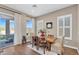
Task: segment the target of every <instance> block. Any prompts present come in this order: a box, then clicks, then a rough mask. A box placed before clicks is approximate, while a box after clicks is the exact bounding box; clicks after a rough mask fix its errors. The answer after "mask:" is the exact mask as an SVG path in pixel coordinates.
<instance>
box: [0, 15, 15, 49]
mask: <svg viewBox="0 0 79 59" xmlns="http://www.w3.org/2000/svg"><path fill="white" fill-rule="evenodd" d="M13 40H14V21H13V20H10V19H9V18H8V19H7V18H3V17H1V16H0V48H3V47H7V46H9V45H12V44H13Z"/></svg>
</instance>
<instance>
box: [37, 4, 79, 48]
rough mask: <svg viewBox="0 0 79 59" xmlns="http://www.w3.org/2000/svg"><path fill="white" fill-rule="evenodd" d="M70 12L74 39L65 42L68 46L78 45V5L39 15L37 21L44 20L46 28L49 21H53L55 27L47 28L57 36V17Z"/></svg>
mask: <svg viewBox="0 0 79 59" xmlns="http://www.w3.org/2000/svg"><path fill="white" fill-rule="evenodd" d="M68 14H72V23H73V24H72V40H65V41H64V43H65V44H66V45H68V46H73V47H78V41H79V40H77V5H73V6H70V7H67V8H64V9H61V10H57V11H55V12H52V13H49V14H47V15H44V16H40V17H37V18H36V19H37V21H39V20H44V28H46V26H45V24H46V22H47V21H52V22H53V28H52V29H50V30H49V29H47V30H48V32H49V33H51V34H53V35H55V36H57V17H59V16H62V15H68Z"/></svg>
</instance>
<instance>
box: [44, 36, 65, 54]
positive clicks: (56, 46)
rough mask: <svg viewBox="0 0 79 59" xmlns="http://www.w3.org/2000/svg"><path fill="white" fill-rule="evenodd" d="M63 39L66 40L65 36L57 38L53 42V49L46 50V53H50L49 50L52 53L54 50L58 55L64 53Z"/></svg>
mask: <svg viewBox="0 0 79 59" xmlns="http://www.w3.org/2000/svg"><path fill="white" fill-rule="evenodd" d="M63 40H64V37H62V38H61V39H59V38H57V39H56V40H55V42H54V43H53V44H51V50H50V51H45V52H46V54H48V52H52V53H53V52H54V53H56V54H58V55H62V54H63V53H64V48H63Z"/></svg>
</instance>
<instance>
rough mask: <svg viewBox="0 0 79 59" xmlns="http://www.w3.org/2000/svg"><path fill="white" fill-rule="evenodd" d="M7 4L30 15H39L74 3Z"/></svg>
mask: <svg viewBox="0 0 79 59" xmlns="http://www.w3.org/2000/svg"><path fill="white" fill-rule="evenodd" d="M5 5H6V6H8V7H10V8H13V9H15V10H18V11H21V12H23V13H26V14H28V15H30V16H33V17H37V16H41V15H44V14H47V13H50V12H54V11H56V10H59V9H62V8H65V7H68V6H71V5H72V4H36V7H33V5H34V4H5Z"/></svg>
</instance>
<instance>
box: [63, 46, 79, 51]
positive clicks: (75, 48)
mask: <svg viewBox="0 0 79 59" xmlns="http://www.w3.org/2000/svg"><path fill="white" fill-rule="evenodd" d="M64 46H65V47H69V48H72V49H76V50H78V48H77V47H73V46H69V45H64Z"/></svg>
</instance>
